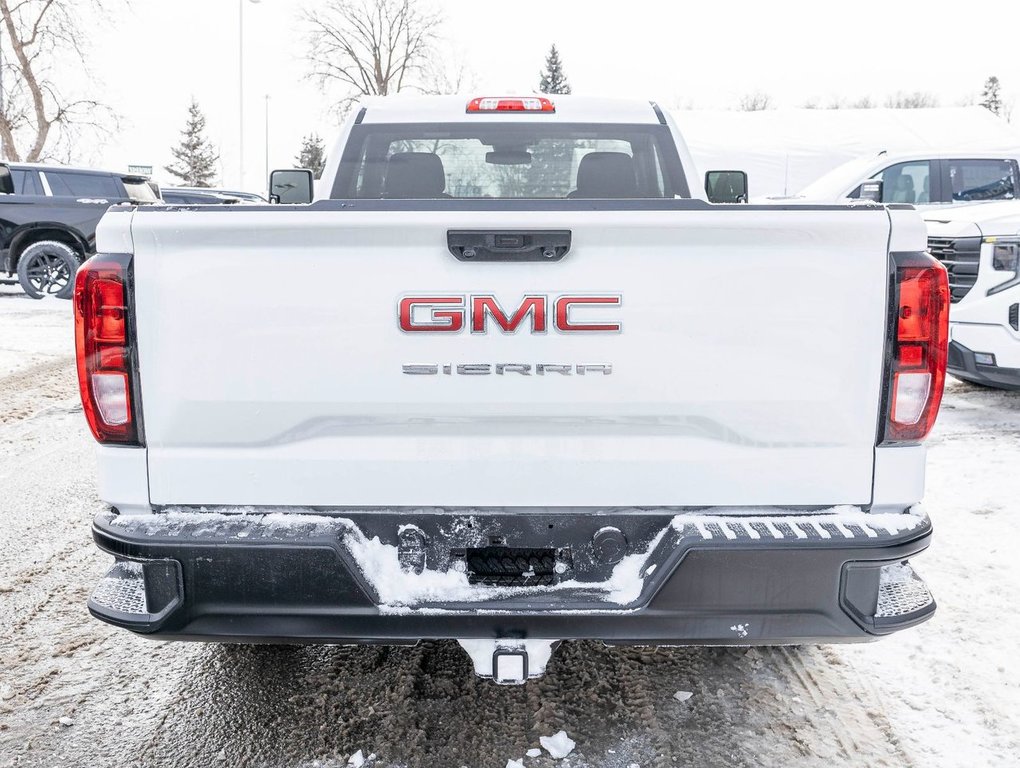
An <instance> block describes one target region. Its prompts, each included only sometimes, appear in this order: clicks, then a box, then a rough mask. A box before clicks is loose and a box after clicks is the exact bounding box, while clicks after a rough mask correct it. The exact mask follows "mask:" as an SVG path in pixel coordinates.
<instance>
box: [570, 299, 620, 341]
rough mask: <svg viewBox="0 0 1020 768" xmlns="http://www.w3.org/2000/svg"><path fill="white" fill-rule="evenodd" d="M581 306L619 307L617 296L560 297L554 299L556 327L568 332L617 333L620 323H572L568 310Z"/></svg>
mask: <svg viewBox="0 0 1020 768" xmlns="http://www.w3.org/2000/svg"><path fill="white" fill-rule="evenodd" d="M583 306H613V307H618V306H620V297H619V296H560V298H558V299H556V327H557V329H559V330H560V331H563V332H564V333H566V332H568V331H581V332H588V333H591V332H604V333H618V332H619V331H620V323H572V322H571V321H570V308H571V307H583Z"/></svg>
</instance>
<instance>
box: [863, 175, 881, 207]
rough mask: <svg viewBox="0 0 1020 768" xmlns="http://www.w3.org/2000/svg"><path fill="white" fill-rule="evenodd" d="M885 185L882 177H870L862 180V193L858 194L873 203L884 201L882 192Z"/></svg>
mask: <svg viewBox="0 0 1020 768" xmlns="http://www.w3.org/2000/svg"><path fill="white" fill-rule="evenodd" d="M884 186H885V185H884V184H883V183H882V180H881V179H868V180H867V181H864V182H861V187H860V189H861V193H860V195H858V197H859V199H861V200H870V201H871V202H873V203H881V202H882V192H883V191H884V190H883V187H884Z"/></svg>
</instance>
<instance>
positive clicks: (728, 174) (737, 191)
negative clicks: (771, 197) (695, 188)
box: [705, 171, 747, 203]
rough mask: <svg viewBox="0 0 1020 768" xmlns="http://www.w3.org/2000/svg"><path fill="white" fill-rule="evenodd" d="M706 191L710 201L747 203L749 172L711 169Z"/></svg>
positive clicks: (706, 181) (707, 177) (706, 176)
mask: <svg viewBox="0 0 1020 768" xmlns="http://www.w3.org/2000/svg"><path fill="white" fill-rule="evenodd" d="M705 193H706V194H707V195H708V201H709V202H710V203H746V202H747V174H746V173H744V172H743V171H709V172H708V173H706V174H705Z"/></svg>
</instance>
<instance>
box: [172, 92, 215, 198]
mask: <svg viewBox="0 0 1020 768" xmlns="http://www.w3.org/2000/svg"><path fill="white" fill-rule="evenodd" d="M170 152H171V153H172V154H173V156H174V160H176V163H175V164H174V165H167V166H164V169H165V170H166V171H167V172H168V173H171V174H173V175H174V176H176V177H177V178H178V179H180V180H181V181H182V182H184V184H185V185H186V186H189V187H211V186H212V181H213V180H214V179H215V178H216V176H217V171H216V163H217V162H219V159H220V156H219V154H218V153H217V152H216V149H215V148H214V147H213V145H212V143H211V142H210V141H209V140H208V139H207V138H206V137H205V115H203V114H202V110H201V109H199V108H198V102H197V101H195V99H194V98H192V99H191V106H190V107H188V122H187V123H185V125H184V130H183V131H181V142H180V144H178V145H177V146H176V147H174V148H173V149H171V150H170Z"/></svg>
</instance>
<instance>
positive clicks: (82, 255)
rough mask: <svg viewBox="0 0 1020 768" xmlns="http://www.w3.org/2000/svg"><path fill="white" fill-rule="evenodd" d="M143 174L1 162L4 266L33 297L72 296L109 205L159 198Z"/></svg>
mask: <svg viewBox="0 0 1020 768" xmlns="http://www.w3.org/2000/svg"><path fill="white" fill-rule="evenodd" d="M158 201H159V196H158V194H157V192H156V190H155V189H154V187H153V186H152V185H151V184H150V182H149V180H148V179H146V178H145V177H144V176H132V175H130V174H123V173H111V172H108V171H91V170H84V169H79V168H68V167H65V166H60V165H36V164H32V163H24V164H20V163H0V272H6V273H7V275H8V279H7V280H2V282H4V283H7V284H11V285H13V284H14V282H15V280H14V279H13V277H14V275H15V274H16V275H17V282H20V283H21V287H22V288H23V289H24V290H25V293H27V294H28V295H29V296H31V297H32V298H33V299H41V298H42V297H43V296H47V295H49V296H57V297H59V298H62V299H69V298H71V294H72V292H73V291H74V273H75V272H76V271H77V269H78V265H79V264H80V263H81V262H82V261H84V260H85V259H87V258H88V257H89V256H91V255H92V254H93V253H95V249H96V225H98V224H99V220H100V219H101V218H102V217H103V214H104V213H106V210H107V209H108V208H109V207H110V206H111V205H116V204H117V203H126V202H130V203H155V202H158Z"/></svg>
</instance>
